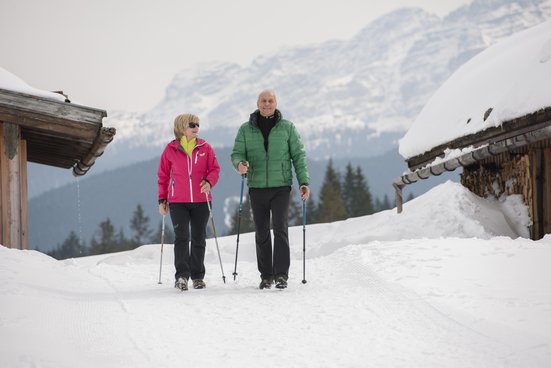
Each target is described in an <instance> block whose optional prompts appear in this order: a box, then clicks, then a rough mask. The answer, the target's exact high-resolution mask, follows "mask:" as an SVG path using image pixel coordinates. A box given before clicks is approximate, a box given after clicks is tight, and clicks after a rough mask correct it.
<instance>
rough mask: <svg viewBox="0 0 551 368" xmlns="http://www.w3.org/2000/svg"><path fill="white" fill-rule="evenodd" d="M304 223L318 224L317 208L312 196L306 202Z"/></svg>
mask: <svg viewBox="0 0 551 368" xmlns="http://www.w3.org/2000/svg"><path fill="white" fill-rule="evenodd" d="M306 223H307V224H317V223H318V206H316V202H315V201H314V197H313V196H312V195H310V198H308V200H307V201H306Z"/></svg>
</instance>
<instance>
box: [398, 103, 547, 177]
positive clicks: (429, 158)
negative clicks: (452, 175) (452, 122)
mask: <svg viewBox="0 0 551 368" xmlns="http://www.w3.org/2000/svg"><path fill="white" fill-rule="evenodd" d="M549 125H551V106H550V107H546V108H543V109H540V110H538V111H536V112H533V113H530V114H527V115H524V116H521V117H518V118H515V119H512V120H509V121H506V122H504V123H503V124H502V125H501V126H499V127H492V128H488V129H486V130H484V131H481V132H478V133H475V134H470V135H467V136H464V137H460V138H457V139H455V140H453V141H450V142H447V143H444V144H441V145H439V146H437V147H434V148H433V149H431V150H430V151H427V152H425V153H423V154H420V155H417V156H413V157H410V158H409V159H407V160H406V163H407V165H408V168H409V169H410V171H416V170H418V169H420V168H422V167H425V166H428V165H430V163H432V162H433V161H434V160H435V159H436V158H438V157H440V158H443V157H444V151H445V150H446V149H461V148H466V147H471V146H472V147H474V148H477V147H482V146H487V145H491V144H492V143H495V142H498V141H503V140H505V139H508V138H513V137H515V136H520V135H522V134H525V133H528V132H531V131H536V130H539V129H541V128H544V127H546V126H549Z"/></svg>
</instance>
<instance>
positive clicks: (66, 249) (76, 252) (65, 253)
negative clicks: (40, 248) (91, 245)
mask: <svg viewBox="0 0 551 368" xmlns="http://www.w3.org/2000/svg"><path fill="white" fill-rule="evenodd" d="M48 255H50V256H51V257H54V258H55V259H67V258H74V257H82V256H86V255H87V251H86V247H85V246H84V244H81V241H80V239H79V238H78V236H77V234H76V233H75V232H74V231H71V233H70V234H69V236H68V237H67V239H65V240H64V241H63V243H62V244H61V245H59V246H58V247H57V248H56V249H54V250H52V251H51V252H48Z"/></svg>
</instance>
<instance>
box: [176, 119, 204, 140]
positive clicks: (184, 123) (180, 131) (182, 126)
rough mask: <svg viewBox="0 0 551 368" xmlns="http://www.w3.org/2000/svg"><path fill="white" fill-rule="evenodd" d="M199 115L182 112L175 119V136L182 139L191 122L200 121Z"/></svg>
mask: <svg viewBox="0 0 551 368" xmlns="http://www.w3.org/2000/svg"><path fill="white" fill-rule="evenodd" d="M198 122H199V116H197V115H193V114H180V115H178V116H176V118H175V119H174V137H175V138H176V139H177V140H180V138H182V136H183V135H184V131H185V130H186V129H187V127H188V126H189V123H198Z"/></svg>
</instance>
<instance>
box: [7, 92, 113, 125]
mask: <svg viewBox="0 0 551 368" xmlns="http://www.w3.org/2000/svg"><path fill="white" fill-rule="evenodd" d="M0 106H2V107H6V108H8V109H10V110H17V111H21V112H22V113H26V112H32V113H36V114H40V115H49V116H53V117H55V118H56V119H64V120H69V121H79V122H83V123H92V124H98V123H101V121H102V119H103V118H104V117H106V116H107V113H106V112H105V110H100V109H95V108H92V107H88V106H82V105H76V104H73V103H68V102H62V101H56V100H53V99H49V98H44V97H39V96H34V95H29V94H26V93H21V92H15V91H10V90H6V89H1V88H0Z"/></svg>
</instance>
